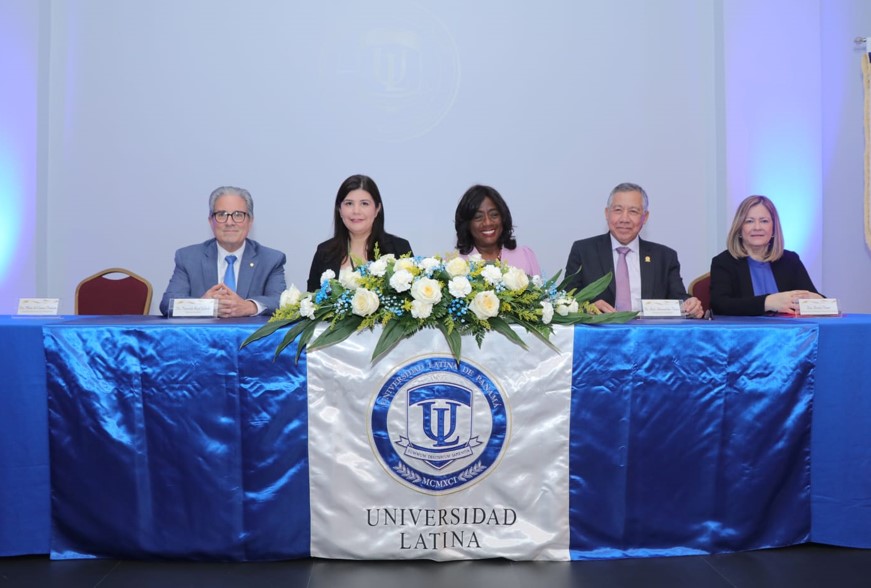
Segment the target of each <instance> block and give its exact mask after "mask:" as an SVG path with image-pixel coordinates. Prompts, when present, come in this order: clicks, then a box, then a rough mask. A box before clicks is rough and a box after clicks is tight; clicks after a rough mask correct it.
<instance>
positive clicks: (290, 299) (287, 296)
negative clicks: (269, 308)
mask: <svg viewBox="0 0 871 588" xmlns="http://www.w3.org/2000/svg"><path fill="white" fill-rule="evenodd" d="M300 298H302V292H300V291H299V288H297V287H296V286H294V285H293V284H291V285H290V288H288V289H287V290H285V291H284V292H282V293H281V298H279V299H278V305H279V306H290V305H291V304H299V300H300Z"/></svg>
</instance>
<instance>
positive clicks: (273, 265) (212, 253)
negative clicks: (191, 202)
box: [160, 186, 286, 318]
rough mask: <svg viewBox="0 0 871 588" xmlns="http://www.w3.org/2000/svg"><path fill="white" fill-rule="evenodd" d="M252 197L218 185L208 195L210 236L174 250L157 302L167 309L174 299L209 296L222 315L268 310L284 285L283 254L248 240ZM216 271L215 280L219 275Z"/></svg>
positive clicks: (255, 313) (256, 312)
mask: <svg viewBox="0 0 871 588" xmlns="http://www.w3.org/2000/svg"><path fill="white" fill-rule="evenodd" d="M253 223H254V200H253V199H252V198H251V194H250V193H249V192H248V190H244V189H242V188H235V187H233V186H222V187H220V188H217V189H216V190H214V191H213V192H212V194H211V195H210V196H209V224H210V225H211V227H212V232H213V233H214V235H215V238H214V239H209V240H208V241H206V242H205V243H200V244H198V245H190V246H189V247H183V248H181V249H179V250H178V251H176V252H175V270H174V271H173V273H172V277H171V278H170V280H169V285H168V286H167V287H166V292H164V293H163V299H162V300H161V301H160V312H162V313H163V314H164V315H166V314H169V310H170V308H169V307H170V300H172V299H174V298H214V299H216V300H217V301H218V316H220V317H222V318H230V317H240V316H254V315H258V314H263V313H271V312H273V311H274V310H275V309H276V308H278V301H279V298H280V297H281V293H282V292H283V291H284V289H285V287H286V284H285V281H284V263H285V261H286V258H285V256H284V253H282V252H280V251H276V250H275V249H270V248H268V247H264V246H262V245H260V244H259V243H258V242H257V241H253V240H251V239H248V231H250V230H251V225H252V224H253ZM219 276H220V279H219Z"/></svg>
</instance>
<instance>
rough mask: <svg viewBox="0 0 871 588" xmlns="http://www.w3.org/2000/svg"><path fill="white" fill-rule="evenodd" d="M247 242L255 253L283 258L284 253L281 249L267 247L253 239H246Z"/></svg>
mask: <svg viewBox="0 0 871 588" xmlns="http://www.w3.org/2000/svg"><path fill="white" fill-rule="evenodd" d="M248 243H249V244H250V245H251V246H252V247H253V249H254V251H255V252H256V253H257V255H263V256H266V257H275V258H281V259H284V258H285V255H284V252H283V251H279V250H278V249H273V248H272V247H267V246H266V245H262V244H260V243H259V242H257V241H254V240H253V239H248Z"/></svg>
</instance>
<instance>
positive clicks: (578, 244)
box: [572, 233, 610, 249]
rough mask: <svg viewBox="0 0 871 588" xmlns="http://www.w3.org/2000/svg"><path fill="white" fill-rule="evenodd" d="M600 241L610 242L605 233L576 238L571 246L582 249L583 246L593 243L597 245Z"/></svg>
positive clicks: (589, 245)
mask: <svg viewBox="0 0 871 588" xmlns="http://www.w3.org/2000/svg"><path fill="white" fill-rule="evenodd" d="M601 242H609V243H610V241H609V239H608V233H605V234H604V235H595V236H593V237H585V238H583V239H578V240H577V241H575V242H574V243H572V248H576V247H577V248H581V249H583V248H585V247H591V246H593V245H597V244H599V243H601Z"/></svg>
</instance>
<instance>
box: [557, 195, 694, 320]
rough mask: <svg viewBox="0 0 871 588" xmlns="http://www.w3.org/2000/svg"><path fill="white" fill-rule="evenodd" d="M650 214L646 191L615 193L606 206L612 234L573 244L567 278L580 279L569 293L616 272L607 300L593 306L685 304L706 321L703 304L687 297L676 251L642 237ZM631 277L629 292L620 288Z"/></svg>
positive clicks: (688, 311)
mask: <svg viewBox="0 0 871 588" xmlns="http://www.w3.org/2000/svg"><path fill="white" fill-rule="evenodd" d="M649 216H650V212H649V211H648V200H647V192H645V191H644V188H642V187H641V186H639V185H638V184H630V183H623V184H620V185H618V186H617V187H615V188H614V189H613V190H611V195H610V196H609V197H608V204H607V206H606V207H605V220H607V221H608V232H607V233H605V234H604V235H599V236H597V237H590V238H589V239H582V240H580V241H575V242H574V244H573V245H572V250H571V252H570V253H569V259H568V262H567V263H566V276H572V275H574V277H573V278H572V281H571V283H570V284H569V286H568V287H569V289H571V288H577V289H578V290H580V289H582V288H583V287H585V286H586V285H588V284H590V283H592V282H594V281H596V280H598V279H599V278H601V277H602V276H604V275H605V274H607V273H608V272H611V275H612V276H614V279H613V280H611V283H610V284H609V285H608V288H607V289H606V290H605V291H604V292H602V294H601V298H600V299H599V300H596V301H594V302H593V304H595V306H596V308H598V309H599V310H601V311H602V312H614V311H615V310H635V311H638V310H641V300H642V299H645V300H647V299H658V300H683V301H684V302H683V310H684V312H685V313H686V314H687V316H690V317H694V318H701V317H702V315H703V314H704V310H703V308H702V303H701V302H700V301H699V299H698V298H695V297H691V296H690V295H689V294H688V293H687V291H686V288H685V287H684V285H683V280H682V279H681V277H680V262H679V261H678V259H677V253H676V252H675V251H674V249H670V248H669V247H666V246H665V245H660V244H658V243H652V242H650V241H645V240H644V239H641V238H639V237H638V234H639V233H640V232H641V228H642V227H643V226H644V223H645V222H647V219H648V217H649ZM621 257H622V260H621ZM621 266H622V269H623V271H624V273H623V276H624V279H622V280H621V279H620V275H619V274H620V272H619V271H615V268H616V269H617V270H620V269H621ZM579 270H580V271H579ZM626 278H628V288H623V289H622V290H618V282H619V283H621V284H622V283H626Z"/></svg>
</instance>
